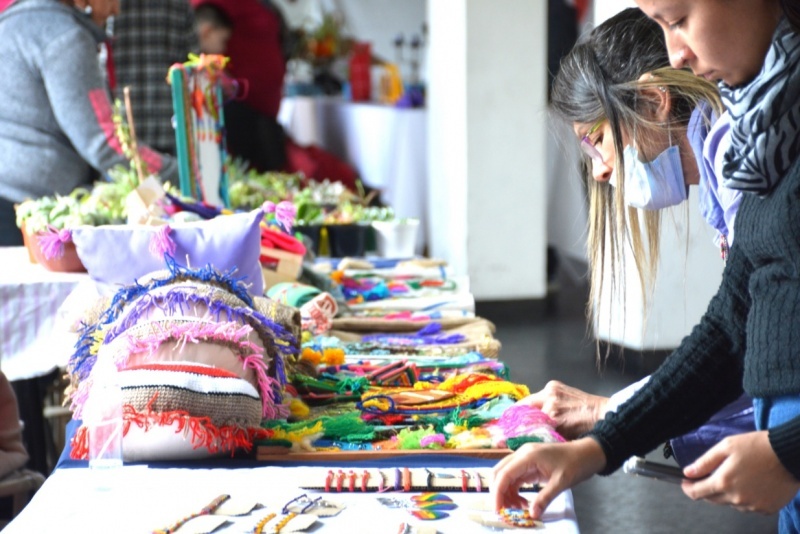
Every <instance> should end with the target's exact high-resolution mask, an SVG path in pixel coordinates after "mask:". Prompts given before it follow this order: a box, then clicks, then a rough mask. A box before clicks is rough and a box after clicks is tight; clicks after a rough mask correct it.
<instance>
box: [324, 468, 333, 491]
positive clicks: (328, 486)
mask: <svg viewBox="0 0 800 534" xmlns="http://www.w3.org/2000/svg"><path fill="white" fill-rule="evenodd" d="M333 477H334V474H333V470H330V471H328V476H326V477H325V492H326V493H327V492H330V491H331V484H333Z"/></svg>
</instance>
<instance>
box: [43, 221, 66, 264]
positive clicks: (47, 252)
mask: <svg viewBox="0 0 800 534" xmlns="http://www.w3.org/2000/svg"><path fill="white" fill-rule="evenodd" d="M37 239H38V241H39V247H40V248H41V249H42V254H43V255H44V257H45V259H47V260H54V259H56V258H60V257H61V256H63V255H64V243H69V242H70V241H72V232H71V231H70V230H56V229H55V228H53V227H52V226H49V227H48V228H47V231H46V232H43V233H41V234H39V235H38V236H37Z"/></svg>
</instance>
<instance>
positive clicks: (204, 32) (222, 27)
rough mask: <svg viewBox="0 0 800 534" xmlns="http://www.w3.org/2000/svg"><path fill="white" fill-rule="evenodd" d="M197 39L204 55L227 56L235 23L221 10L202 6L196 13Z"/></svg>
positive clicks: (211, 6) (209, 5) (206, 5)
mask: <svg viewBox="0 0 800 534" xmlns="http://www.w3.org/2000/svg"><path fill="white" fill-rule="evenodd" d="M194 20H195V25H196V27H197V38H198V40H199V42H200V52H201V53H203V54H225V52H226V51H227V48H228V41H229V40H230V38H231V35H232V34H233V23H232V22H231V19H230V18H228V15H226V14H225V13H224V12H223V11H222V10H221V9H219V8H218V7H216V6H214V5H212V4H202V5H200V6H198V7H197V9H195V11H194Z"/></svg>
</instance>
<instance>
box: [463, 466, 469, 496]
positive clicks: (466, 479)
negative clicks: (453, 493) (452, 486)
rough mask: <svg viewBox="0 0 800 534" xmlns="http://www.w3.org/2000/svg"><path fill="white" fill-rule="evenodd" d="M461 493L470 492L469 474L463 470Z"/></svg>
mask: <svg viewBox="0 0 800 534" xmlns="http://www.w3.org/2000/svg"><path fill="white" fill-rule="evenodd" d="M461 491H463V492H464V493H466V492H467V491H469V474H468V473H467V472H466V471H464V470H463V469H462V470H461Z"/></svg>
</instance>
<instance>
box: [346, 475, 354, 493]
mask: <svg viewBox="0 0 800 534" xmlns="http://www.w3.org/2000/svg"><path fill="white" fill-rule="evenodd" d="M347 478H348V482H349V489H350V493H353V492H354V491H355V490H356V473H355V471H353V470H352V469H351V470H350V472H349V473H347Z"/></svg>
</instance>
